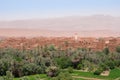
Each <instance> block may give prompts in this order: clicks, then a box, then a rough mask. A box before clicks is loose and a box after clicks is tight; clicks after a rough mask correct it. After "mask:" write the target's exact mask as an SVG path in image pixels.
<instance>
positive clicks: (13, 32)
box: [0, 29, 120, 38]
mask: <svg viewBox="0 0 120 80" xmlns="http://www.w3.org/2000/svg"><path fill="white" fill-rule="evenodd" d="M75 33H77V35H78V37H97V38H98V37H119V36H120V33H119V32H113V31H110V30H96V31H53V30H41V29H0V36H1V37H2V38H3V37H40V36H43V37H72V36H74V35H75Z"/></svg>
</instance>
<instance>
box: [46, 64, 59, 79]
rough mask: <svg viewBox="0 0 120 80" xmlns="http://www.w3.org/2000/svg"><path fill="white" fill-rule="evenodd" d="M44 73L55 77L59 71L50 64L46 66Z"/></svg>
mask: <svg viewBox="0 0 120 80" xmlns="http://www.w3.org/2000/svg"><path fill="white" fill-rule="evenodd" d="M46 73H47V75H48V76H49V77H55V76H57V75H58V73H59V69H58V68H57V67H56V66H50V67H48V68H47V70H46Z"/></svg>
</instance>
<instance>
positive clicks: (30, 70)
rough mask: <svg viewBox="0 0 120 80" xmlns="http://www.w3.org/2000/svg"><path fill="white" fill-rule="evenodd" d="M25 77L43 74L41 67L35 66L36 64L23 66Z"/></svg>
mask: <svg viewBox="0 0 120 80" xmlns="http://www.w3.org/2000/svg"><path fill="white" fill-rule="evenodd" d="M22 71H23V73H24V75H33V74H37V73H38V74H40V73H41V67H40V66H38V65H36V64H34V63H29V64H25V65H23V69H22Z"/></svg>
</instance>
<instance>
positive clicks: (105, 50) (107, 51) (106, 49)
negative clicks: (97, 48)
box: [103, 47, 110, 55]
mask: <svg viewBox="0 0 120 80" xmlns="http://www.w3.org/2000/svg"><path fill="white" fill-rule="evenodd" d="M103 52H104V53H105V54H106V55H108V54H109V53H110V51H109V48H107V47H106V48H104V50H103Z"/></svg>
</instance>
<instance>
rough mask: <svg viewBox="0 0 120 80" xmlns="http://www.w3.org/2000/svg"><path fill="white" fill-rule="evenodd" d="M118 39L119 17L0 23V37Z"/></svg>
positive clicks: (102, 16)
mask: <svg viewBox="0 0 120 80" xmlns="http://www.w3.org/2000/svg"><path fill="white" fill-rule="evenodd" d="M74 33H77V34H78V36H81V37H116V36H117V37H119V36H120V17H113V16H106V15H94V16H69V17H61V18H48V19H30V20H13V21H0V36H2V37H4V36H6V37H21V36H24V37H37V36H47V37H49V36H73V35H74Z"/></svg>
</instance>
